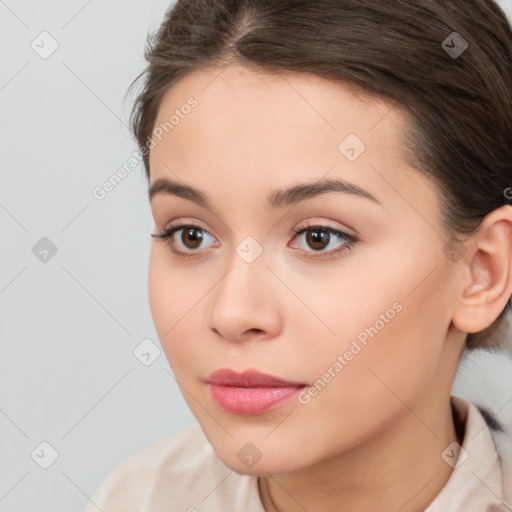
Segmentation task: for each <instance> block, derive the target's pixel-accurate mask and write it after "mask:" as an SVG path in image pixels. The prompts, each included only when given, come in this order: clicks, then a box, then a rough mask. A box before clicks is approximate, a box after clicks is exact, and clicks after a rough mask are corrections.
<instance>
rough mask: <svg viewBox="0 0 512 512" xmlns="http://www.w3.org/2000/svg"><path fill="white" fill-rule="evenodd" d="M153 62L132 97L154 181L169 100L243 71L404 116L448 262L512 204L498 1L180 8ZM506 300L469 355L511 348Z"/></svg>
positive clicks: (306, 1) (242, 3) (508, 46)
mask: <svg viewBox="0 0 512 512" xmlns="http://www.w3.org/2000/svg"><path fill="white" fill-rule="evenodd" d="M454 32H456V33H457V34H453V33H454ZM466 45H467V47H466ZM144 56H145V58H146V60H147V61H148V63H149V64H148V66H147V67H146V69H145V70H144V71H143V72H142V73H141V74H140V75H139V76H138V77H137V78H136V79H135V80H134V81H133V83H132V84H131V85H130V88H129V91H130V90H131V88H132V86H133V85H134V84H135V83H138V82H139V79H140V78H141V77H143V78H144V84H143V88H142V90H141V91H140V93H139V94H138V96H137V98H136V100H135V102H134V105H133V109H132V112H131V118H130V121H131V129H132V131H133V134H134V135H135V138H136V140H137V143H138V145H139V148H140V150H141V152H142V154H143V161H144V166H145V170H146V175H147V177H148V179H149V176H150V169H149V150H148V143H149V141H150V137H151V134H152V131H153V129H154V125H155V119H156V116H157V112H158V108H159V105H160V102H161V100H162V97H163V96H164V94H165V93H166V92H167V91H168V90H169V88H170V87H172V86H173V85H174V84H175V83H176V82H177V81H179V80H180V78H182V77H183V76H184V75H185V74H187V73H190V72H192V71H194V70H198V69H204V68H208V67H214V66H224V65H226V64H228V63H230V62H233V63H238V64H242V65H245V66H247V67H251V68H254V69H258V70H263V71H267V72H269V73H278V72H280V71H282V70H283V71H284V70H288V71H294V72H298V73H311V74H314V75H316V76H319V77H322V78H326V79H330V80H333V81H336V82H339V83H343V84H346V85H349V86H350V87H352V88H353V90H354V91H356V90H361V91H363V92H365V93H366V94H371V95H374V96H377V97H379V98H384V99H387V100H391V101H392V102H396V104H397V105H399V106H400V107H402V108H403V109H405V112H406V113H407V114H408V116H409V117H408V119H409V123H408V125H407V128H408V132H407V134H406V136H407V145H406V149H407V152H408V158H407V159H408V162H409V163H410V165H412V166H413V167H415V168H416V169H418V170H419V171H420V172H422V173H424V174H425V175H426V176H429V177H430V178H431V179H432V180H433V183H434V184H435V185H436V186H437V187H438V190H439V191H440V199H441V211H440V219H439V220H440V223H441V225H442V227H443V230H444V232H445V233H444V234H445V235H447V238H448V242H447V244H446V245H445V248H447V250H446V251H445V252H446V254H447V256H449V257H451V258H454V257H460V256H461V255H462V254H463V251H464V250H465V248H464V243H463V237H460V236H459V235H470V234H472V233H473V232H474V231H475V230H476V229H477V228H478V227H479V225H480V223H481V221H482V220H483V218H484V217H485V216H486V215H487V214H488V213H490V212H491V211H493V210H495V209H497V208H499V207H500V206H502V205H504V204H511V203H512V194H510V193H506V192H505V191H507V190H508V191H511V190H512V189H511V188H510V187H511V186H512V180H511V177H512V172H511V171H512V86H511V78H512V73H511V72H512V31H511V27H510V25H509V22H508V20H507V18H506V16H505V14H504V12H503V11H502V10H501V8H500V7H499V6H498V5H497V4H496V3H495V2H494V1H492V0H413V1H410V0H279V1H276V0H188V1H185V0H178V2H177V3H176V4H173V5H171V6H170V8H169V10H168V12H167V13H166V14H165V16H164V19H163V22H162V23H161V25H160V27H159V28H158V30H156V31H155V33H154V34H149V36H148V39H147V41H146V48H145V52H144ZM443 250H444V249H443ZM457 255H458V256H457ZM505 299H508V300H507V303H506V305H505V307H504V309H503V311H502V312H501V313H500V315H499V316H498V318H497V319H496V320H495V321H494V322H493V323H492V324H491V325H490V326H489V327H488V328H487V329H485V330H483V331H481V332H479V333H470V334H468V335H467V336H466V343H465V348H466V349H474V348H477V347H484V348H487V349H490V350H493V349H498V348H504V347H505V346H507V342H508V341H507V337H508V333H507V328H508V325H507V317H506V314H507V313H508V311H509V310H510V304H511V301H510V297H508V298H505Z"/></svg>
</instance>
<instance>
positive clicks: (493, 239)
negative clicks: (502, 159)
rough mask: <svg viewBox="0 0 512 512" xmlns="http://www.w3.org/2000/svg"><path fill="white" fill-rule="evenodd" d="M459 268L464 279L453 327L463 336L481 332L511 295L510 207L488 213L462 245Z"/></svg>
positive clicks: (511, 246) (511, 236)
mask: <svg viewBox="0 0 512 512" xmlns="http://www.w3.org/2000/svg"><path fill="white" fill-rule="evenodd" d="M464 245H465V250H466V251H467V252H466V253H465V255H464V258H461V259H460V260H459V264H461V265H463V266H464V272H463V273H462V274H461V275H463V276H464V277H463V278H462V279H463V282H462V286H461V293H460V296H459V302H458V304H457V306H456V308H455V310H454V313H453V319H452V321H453V324H454V325H455V327H457V328H458V329H459V330H461V331H463V332H466V333H474V332H479V331H483V330H484V329H486V328H487V327H489V326H490V325H491V324H492V323H493V322H494V320H496V318H497V317H498V315H499V314H500V313H501V311H502V310H503V309H504V308H505V305H506V304H507V301H508V300H509V299H510V296H511V294H512V206H511V205H505V206H502V207H500V208H498V209H496V210H493V211H492V212H491V213H489V214H488V215H487V216H486V217H485V218H484V219H483V220H482V222H481V224H480V226H479V228H478V230H477V231H476V232H475V233H474V234H473V235H471V237H470V239H469V240H467V241H466V242H465V243H464Z"/></svg>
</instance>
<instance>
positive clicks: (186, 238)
mask: <svg viewBox="0 0 512 512" xmlns="http://www.w3.org/2000/svg"><path fill="white" fill-rule="evenodd" d="M182 231H183V232H182V234H181V242H182V243H183V245H184V246H185V247H186V248H187V249H197V248H198V247H199V246H200V245H201V242H202V241H203V236H202V235H201V234H200V232H201V231H203V230H202V229H197V228H195V227H192V226H191V227H189V228H188V229H183V230H182Z"/></svg>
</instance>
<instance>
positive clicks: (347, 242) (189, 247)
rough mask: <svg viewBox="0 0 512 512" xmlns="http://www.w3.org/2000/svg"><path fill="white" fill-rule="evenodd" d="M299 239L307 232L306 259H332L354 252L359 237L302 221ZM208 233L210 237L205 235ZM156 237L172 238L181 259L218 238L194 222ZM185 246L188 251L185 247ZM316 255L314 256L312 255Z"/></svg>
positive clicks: (173, 250) (154, 235)
mask: <svg viewBox="0 0 512 512" xmlns="http://www.w3.org/2000/svg"><path fill="white" fill-rule="evenodd" d="M179 232H181V235H180V236H178V237H177V238H178V241H179V243H178V242H177V241H176V237H175V236H174V235H175V234H177V233H179ZM292 234H294V235H295V236H294V239H295V238H300V236H301V235H303V234H306V235H307V236H306V237H305V239H304V240H305V242H306V243H307V245H308V246H309V247H311V248H313V251H308V250H307V249H304V248H302V247H301V250H302V251H303V252H304V253H306V254H309V255H308V256H305V257H306V258H311V259H315V258H326V257H327V258H331V257H334V256H338V255H340V254H342V253H345V252H348V251H350V250H351V249H352V248H353V246H354V245H355V243H356V242H357V238H356V237H355V236H353V235H349V234H348V233H344V232H343V231H340V230H339V229H334V228H331V227H329V226H321V225H314V226H308V225H304V224H302V225H301V226H299V228H298V229H295V230H293V231H292ZM204 235H206V236H204ZM151 236H152V237H154V238H157V239H159V240H170V243H169V246H170V249H171V252H172V253H173V254H175V255H176V256H178V257H180V258H187V257H190V256H196V255H198V254H201V253H202V252H204V249H203V250H196V249H198V248H199V246H200V245H201V244H202V242H203V241H204V240H207V239H208V238H211V239H212V240H215V239H214V238H213V236H212V235H210V233H208V231H206V230H205V229H203V228H201V227H199V226H196V225H193V224H179V225H177V226H169V227H167V228H165V229H164V230H162V231H161V232H160V233H156V234H152V235H151ZM340 241H341V242H342V244H341V246H338V247H335V248H331V249H330V250H328V251H324V249H325V248H327V247H329V246H330V245H332V243H333V242H334V243H335V242H340ZM184 249H185V250H184ZM190 251H192V252H190ZM312 253H313V254H314V253H316V254H314V255H311V254H312Z"/></svg>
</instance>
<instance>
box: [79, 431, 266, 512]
mask: <svg viewBox="0 0 512 512" xmlns="http://www.w3.org/2000/svg"><path fill="white" fill-rule="evenodd" d="M228 477H229V478H228ZM223 480H225V483H224V484H223V485H222V487H221V488H220V489H217V490H216V487H218V486H219V482H221V481H223ZM209 493H214V495H213V497H211V498H209V496H208V495H209ZM257 497H258V494H257V481H256V479H255V477H249V476H247V475H240V474H238V473H234V472H233V471H232V470H231V469H229V468H227V467H226V466H225V465H224V464H223V463H222V461H221V460H220V459H219V458H218V457H217V456H216V454H215V452H214V450H213V448H212V446H211V444H210V443H209V441H208V440H207V438H206V437H205V435H204V433H203V431H202V429H201V427H200V425H199V423H194V424H192V425H190V426H189V427H186V428H184V429H182V430H180V431H179V432H177V433H175V434H172V435H170V436H168V437H166V438H164V439H161V440H160V441H157V442H156V443H154V444H152V445H150V446H148V447H147V448H145V449H143V450H141V451H140V452H138V453H136V454H134V455H132V456H131V457H129V458H128V459H126V460H125V461H124V462H122V463H121V464H120V465H119V466H118V467H116V468H115V469H114V470H113V471H112V472H111V473H110V474H109V475H107V478H106V479H105V480H104V481H103V482H102V484H101V485H100V487H99V488H98V489H97V491H96V493H95V494H94V496H93V497H92V499H91V501H90V503H89V505H88V506H87V508H86V510H85V512H97V510H98V508H99V509H100V510H102V512H135V511H141V510H151V511H152V512H159V511H163V510H169V505H170V504H171V505H172V509H173V510H183V512H195V511H197V510H203V509H204V508H205V506H206V505H211V506H207V509H208V510H215V511H216V510H222V508H218V507H219V506H220V507H221V506H222V503H229V504H230V505H235V506H237V505H238V504H240V505H241V506H244V505H245V503H252V504H254V503H256V504H257ZM207 499H208V500H209V502H210V503H208V501H206V500H207ZM237 500H238V501H237ZM255 500H256V501H255ZM256 510H257V508H256Z"/></svg>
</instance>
